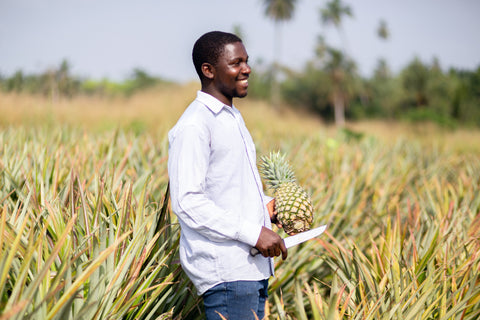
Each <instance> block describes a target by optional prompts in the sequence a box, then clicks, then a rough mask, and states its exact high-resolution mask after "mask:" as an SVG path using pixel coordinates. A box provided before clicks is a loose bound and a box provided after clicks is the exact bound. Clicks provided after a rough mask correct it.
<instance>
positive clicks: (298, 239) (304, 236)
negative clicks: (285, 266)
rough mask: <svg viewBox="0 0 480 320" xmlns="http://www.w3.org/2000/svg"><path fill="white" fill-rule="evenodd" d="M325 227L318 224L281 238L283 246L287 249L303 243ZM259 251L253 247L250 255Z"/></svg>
mask: <svg viewBox="0 0 480 320" xmlns="http://www.w3.org/2000/svg"><path fill="white" fill-rule="evenodd" d="M326 229H327V225H326V224H325V225H323V226H320V227H318V228H315V229H311V230H308V231H304V232H300V233H298V234H296V235H293V236H290V237H286V238H283V241H284V242H285V247H287V249H288V248H291V247H293V246H296V245H297V244H300V243H303V242H305V241H308V240H310V239H313V238H315V237H318V236H319V235H321V234H322V233H323V232H324V231H325V230H326ZM259 253H260V251H259V250H258V249H257V248H255V247H253V248H251V249H250V255H252V256H256V255H257V254H259Z"/></svg>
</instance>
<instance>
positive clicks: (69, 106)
mask: <svg viewBox="0 0 480 320" xmlns="http://www.w3.org/2000/svg"><path fill="white" fill-rule="evenodd" d="M198 89H199V84H198V83H196V82H192V83H188V84H184V85H163V86H159V87H156V88H154V89H151V90H147V91H143V92H140V93H138V94H136V95H134V96H132V97H128V98H125V97H117V98H101V97H76V98H74V99H61V100H58V101H52V100H51V99H49V98H45V97H39V96H27V95H17V94H5V93H1V94H0V114H1V115H2V116H1V117H0V126H2V127H7V126H25V127H31V126H45V125H48V126H54V127H56V126H69V127H70V126H73V127H80V128H83V129H86V130H91V131H104V130H111V129H114V128H124V129H132V130H134V131H136V132H137V133H139V132H145V131H147V132H150V133H154V134H158V135H160V136H161V135H163V134H164V133H165V132H166V131H167V130H168V129H169V128H171V127H172V126H173V125H174V124H175V122H176V121H177V119H178V118H179V117H180V115H181V114H182V112H183V110H184V109H185V108H186V106H187V105H188V104H189V103H190V102H191V101H192V99H194V98H195V95H196V91H197V90H198ZM234 103H235V105H236V106H237V107H238V108H239V109H240V110H241V111H242V114H243V116H244V118H245V121H246V123H247V126H248V127H249V128H250V130H251V132H252V135H253V136H254V138H256V140H257V139H258V141H260V143H262V141H264V140H268V142H269V143H272V142H273V146H271V145H270V147H273V148H280V147H282V145H283V144H285V141H290V143H296V142H298V141H302V140H304V139H306V138H307V137H310V136H312V135H313V136H315V135H320V136H322V137H333V138H334V137H335V136H336V135H337V134H338V132H337V130H336V128H335V127H334V126H332V125H328V124H325V123H324V122H322V121H321V119H319V118H318V117H316V116H313V115H311V114H307V113H305V112H303V111H296V110H292V109H291V108H288V107H284V108H281V110H280V111H274V110H272V108H271V107H270V106H269V104H268V103H267V102H265V101H257V100H254V99H252V98H246V99H237V100H235V102H234ZM348 128H349V129H351V130H354V131H356V132H361V133H364V134H366V135H368V136H373V137H375V138H378V139H380V140H382V141H383V142H385V143H387V144H394V143H396V141H398V140H399V139H407V140H415V141H419V142H421V143H424V144H426V145H438V146H441V147H442V148H443V147H447V148H452V150H453V151H455V152H472V151H473V152H475V153H478V152H480V130H474V129H463V128H459V129H456V130H449V129H442V128H438V127H436V126H434V125H428V124H417V125H412V124H407V123H404V122H395V121H390V122H387V121H360V122H355V123H349V124H348ZM264 138H268V139H264ZM260 147H267V146H260Z"/></svg>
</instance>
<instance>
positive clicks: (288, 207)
mask: <svg viewBox="0 0 480 320" xmlns="http://www.w3.org/2000/svg"><path fill="white" fill-rule="evenodd" d="M259 169H260V173H261V174H262V176H263V178H264V179H265V183H266V185H267V187H268V188H270V189H273V191H274V197H275V208H276V212H277V220H278V221H279V222H280V223H281V224H282V226H283V229H284V230H285V232H286V233H288V234H291V233H298V232H302V231H306V230H308V229H310V227H311V225H312V221H313V208H312V200H311V199H310V196H309V195H308V194H307V192H306V191H305V190H304V189H303V188H302V187H301V186H300V185H298V184H297V182H296V178H295V173H294V172H293V170H292V168H291V167H290V165H289V163H288V161H287V160H286V156H285V154H281V153H280V152H271V153H270V155H269V156H262V157H261V158H260V166H259Z"/></svg>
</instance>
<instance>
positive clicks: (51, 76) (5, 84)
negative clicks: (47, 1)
mask: <svg viewBox="0 0 480 320" xmlns="http://www.w3.org/2000/svg"><path fill="white" fill-rule="evenodd" d="M168 83H170V81H167V80H164V79H162V78H159V77H156V76H153V75H151V74H149V73H148V72H147V71H145V70H143V69H140V68H134V69H133V70H132V72H131V74H130V76H128V77H127V79H125V80H123V81H112V80H109V79H106V78H104V79H102V80H93V79H84V78H81V77H79V76H76V75H74V74H72V72H71V66H70V63H69V62H68V61H67V60H63V61H62V62H61V63H60V64H59V66H58V67H54V68H50V69H48V70H46V71H44V72H41V73H40V74H26V73H24V72H23V71H22V70H18V71H17V72H15V73H14V74H13V75H12V76H10V77H8V76H2V75H0V91H4V92H16V93H27V94H34V95H43V96H46V97H51V98H52V99H53V100H56V99H58V98H72V97H74V96H78V95H92V96H93V95H95V96H102V97H112V96H119V95H120V96H130V95H132V94H133V93H135V92H137V91H139V90H144V89H147V88H150V87H153V86H155V85H158V84H168Z"/></svg>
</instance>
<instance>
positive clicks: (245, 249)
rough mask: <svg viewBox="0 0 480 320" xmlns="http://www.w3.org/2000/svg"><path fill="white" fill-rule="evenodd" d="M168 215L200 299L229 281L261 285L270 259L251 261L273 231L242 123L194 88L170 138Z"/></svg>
mask: <svg viewBox="0 0 480 320" xmlns="http://www.w3.org/2000/svg"><path fill="white" fill-rule="evenodd" d="M168 139H169V158H168V174H169V178H170V187H171V201H172V209H173V212H174V213H175V214H176V215H177V217H178V220H179V222H180V227H181V238H180V261H181V264H182V267H183V269H184V270H185V272H186V273H187V275H188V276H189V278H190V279H191V280H192V282H193V284H194V285H195V287H196V288H197V293H198V294H199V295H201V294H203V293H204V292H205V291H206V290H208V289H209V288H211V287H213V286H215V285H217V284H219V283H221V282H228V281H237V280H263V279H268V278H269V277H270V276H271V275H273V262H272V259H271V258H265V257H263V256H262V255H261V254H258V255H256V256H255V257H252V256H251V255H250V254H249V251H250V248H251V247H253V246H255V244H256V243H257V240H258V237H259V235H260V231H261V229H262V226H266V227H267V228H269V229H271V222H270V216H269V214H268V210H267V208H266V203H267V201H269V200H270V199H271V198H269V197H266V196H265V195H264V193H263V188H262V183H261V180H260V176H259V174H258V170H257V166H256V152H255V145H254V143H253V140H252V138H251V136H250V134H249V132H248V130H247V128H246V126H245V123H244V121H243V118H242V116H241V114H240V112H239V111H238V109H236V108H235V107H234V106H232V107H229V106H226V105H224V104H223V103H222V102H220V101H219V100H217V99H216V98H214V97H213V96H211V95H209V94H207V93H204V92H202V91H199V92H198V94H197V98H196V99H195V100H194V101H193V102H192V103H191V104H190V105H189V106H188V108H187V109H186V110H185V112H184V114H183V115H182V116H181V118H180V119H179V120H178V122H177V124H176V125H175V126H174V127H173V128H172V129H171V130H170V132H169V133H168Z"/></svg>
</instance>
